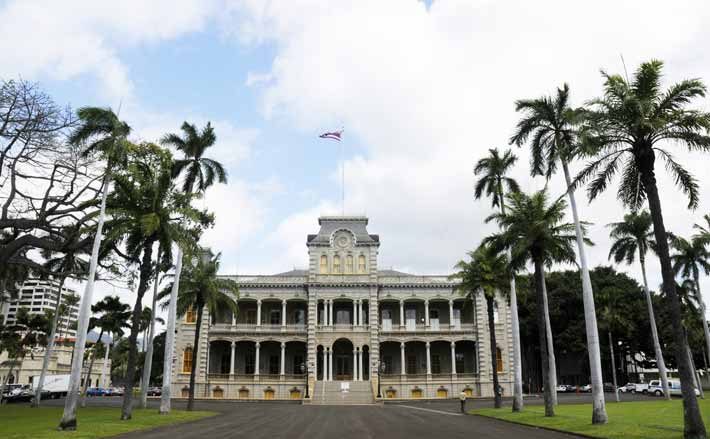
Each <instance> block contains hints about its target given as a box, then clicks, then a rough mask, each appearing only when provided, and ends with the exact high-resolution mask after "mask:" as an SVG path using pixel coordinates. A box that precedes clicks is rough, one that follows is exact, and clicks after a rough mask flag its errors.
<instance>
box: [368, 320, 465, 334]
mask: <svg viewBox="0 0 710 439" xmlns="http://www.w3.org/2000/svg"><path fill="white" fill-rule="evenodd" d="M473 329H474V325H473V323H459V324H457V325H454V326H452V325H450V324H448V323H439V324H438V327H437V326H432V325H429V326H427V325H425V324H423V323H417V324H416V325H412V324H409V325H404V326H400V325H399V323H395V322H392V323H391V324H385V323H384V322H382V323H381V324H380V332H384V333H407V332H434V333H438V332H470V331H473Z"/></svg>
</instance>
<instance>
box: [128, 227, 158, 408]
mask: <svg viewBox="0 0 710 439" xmlns="http://www.w3.org/2000/svg"><path fill="white" fill-rule="evenodd" d="M152 262H153V241H150V242H147V243H146V244H145V245H144V246H143V260H142V261H141V268H140V281H139V282H138V291H137V294H136V295H137V297H136V303H135V305H134V306H133V317H132V322H131V335H130V337H128V362H127V366H126V388H125V389H126V390H125V393H124V394H123V405H122V406H121V420H122V421H125V420H127V419H131V416H132V413H133V385H134V383H135V380H136V360H137V357H138V346H137V341H138V331H139V330H140V324H141V321H140V319H141V312H142V311H143V295H145V292H146V290H147V289H148V282H149V281H150V275H151V271H152Z"/></svg>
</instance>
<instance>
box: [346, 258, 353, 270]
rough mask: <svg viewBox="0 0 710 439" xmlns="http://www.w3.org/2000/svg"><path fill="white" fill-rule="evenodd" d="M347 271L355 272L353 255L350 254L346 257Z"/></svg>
mask: <svg viewBox="0 0 710 439" xmlns="http://www.w3.org/2000/svg"><path fill="white" fill-rule="evenodd" d="M345 261H346V262H345V272H346V273H348V274H352V273H353V255H348V256H347V257H346V258H345Z"/></svg>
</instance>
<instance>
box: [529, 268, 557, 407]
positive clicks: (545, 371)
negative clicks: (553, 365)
mask: <svg viewBox="0 0 710 439" xmlns="http://www.w3.org/2000/svg"><path fill="white" fill-rule="evenodd" d="M533 260H534V263H535V294H536V296H537V328H538V329H537V332H538V338H539V342H540V361H541V363H542V387H543V398H544V400H545V416H555V404H554V401H553V399H552V394H553V392H554V391H555V389H553V388H552V387H551V384H552V383H550V377H549V373H550V370H549V369H550V358H549V357H548V355H547V334H546V331H545V310H544V303H545V297H544V296H545V290H544V283H545V277H544V276H545V274H544V267H543V262H542V255H533Z"/></svg>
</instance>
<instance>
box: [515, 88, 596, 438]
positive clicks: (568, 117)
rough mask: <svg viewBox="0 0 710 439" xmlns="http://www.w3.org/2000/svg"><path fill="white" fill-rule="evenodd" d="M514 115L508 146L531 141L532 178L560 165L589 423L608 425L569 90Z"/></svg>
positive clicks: (523, 105) (529, 103)
mask: <svg viewBox="0 0 710 439" xmlns="http://www.w3.org/2000/svg"><path fill="white" fill-rule="evenodd" d="M515 109H516V111H519V112H522V113H523V114H524V116H523V118H522V119H521V120H520V121H519V122H518V124H517V128H516V131H515V134H514V135H513V136H512V137H511V139H510V143H511V144H512V143H514V144H516V145H518V146H522V145H524V144H525V143H526V141H527V140H528V139H529V138H531V142H530V150H531V153H532V160H531V169H530V171H531V174H532V175H533V176H535V175H544V176H545V177H546V178H547V179H548V180H549V179H550V178H551V177H552V176H553V175H554V174H555V171H556V170H557V163H558V162H559V163H560V164H561V165H562V171H563V173H564V177H565V183H566V193H567V196H568V197H569V206H570V209H571V210H572V219H573V220H574V224H575V232H576V235H577V252H578V254H579V265H580V268H581V275H582V299H583V303H584V321H585V328H586V333H587V351H588V354H589V371H590V373H591V381H592V423H593V424H604V423H606V422H607V419H608V418H607V414H606V405H605V402H604V383H603V379H602V363H601V352H600V346H599V330H598V329H597V314H596V310H595V308H594V291H593V290H592V281H591V280H590V277H589V267H588V265H587V256H586V252H585V250H584V236H583V233H582V225H581V222H580V220H579V214H578V212H577V202H576V200H575V196H574V187H573V185H572V177H571V175H570V172H569V163H570V162H571V161H572V160H574V159H575V157H576V155H577V133H576V127H575V123H576V121H577V119H578V114H579V111H576V110H573V109H572V108H571V107H570V106H569V87H568V86H567V84H564V85H563V86H562V88H558V89H557V95H556V96H555V97H548V96H543V97H540V98H537V99H525V100H519V101H517V102H516V103H515Z"/></svg>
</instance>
